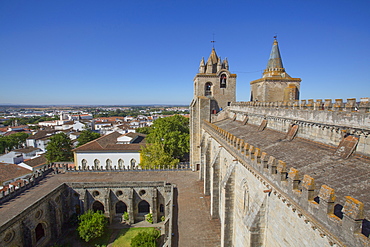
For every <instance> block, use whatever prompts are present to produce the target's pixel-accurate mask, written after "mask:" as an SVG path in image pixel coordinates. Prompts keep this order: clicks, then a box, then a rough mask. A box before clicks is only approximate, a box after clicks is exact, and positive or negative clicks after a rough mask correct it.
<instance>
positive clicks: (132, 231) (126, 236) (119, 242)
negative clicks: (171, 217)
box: [112, 227, 154, 247]
mask: <svg viewBox="0 0 370 247" xmlns="http://www.w3.org/2000/svg"><path fill="white" fill-rule="evenodd" d="M152 229H154V227H133V228H125V229H121V231H120V232H119V234H118V237H117V238H116V240H115V241H114V242H113V245H112V246H113V247H130V243H131V239H132V238H133V237H135V236H136V235H137V234H138V233H139V232H141V231H151V230H152Z"/></svg>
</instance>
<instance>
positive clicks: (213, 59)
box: [207, 48, 218, 65]
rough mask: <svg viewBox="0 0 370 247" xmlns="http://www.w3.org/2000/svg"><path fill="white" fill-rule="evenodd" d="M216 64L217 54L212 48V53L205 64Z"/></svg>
mask: <svg viewBox="0 0 370 247" xmlns="http://www.w3.org/2000/svg"><path fill="white" fill-rule="evenodd" d="M217 62H218V57H217V54H216V50H215V48H212V52H211V54H210V55H209V58H208V60H207V64H212V65H213V64H216V63H217Z"/></svg>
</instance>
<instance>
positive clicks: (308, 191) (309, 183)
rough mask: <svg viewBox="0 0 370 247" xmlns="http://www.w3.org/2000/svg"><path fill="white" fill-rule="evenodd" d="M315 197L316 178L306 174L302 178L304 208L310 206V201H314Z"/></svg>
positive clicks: (302, 203) (302, 202)
mask: <svg viewBox="0 0 370 247" xmlns="http://www.w3.org/2000/svg"><path fill="white" fill-rule="evenodd" d="M314 197H315V179H314V178H312V177H311V176H309V175H307V174H305V175H304V176H303V180H302V194H301V205H302V207H303V208H305V209H307V208H308V205H309V204H308V203H309V202H312V203H316V202H314Z"/></svg>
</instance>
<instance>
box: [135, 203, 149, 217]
mask: <svg viewBox="0 0 370 247" xmlns="http://www.w3.org/2000/svg"><path fill="white" fill-rule="evenodd" d="M137 207H138V213H139V214H148V213H150V204H149V203H148V202H147V201H145V200H142V201H141V202H139V204H138V205H137Z"/></svg>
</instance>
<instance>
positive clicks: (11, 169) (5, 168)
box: [0, 163, 32, 184]
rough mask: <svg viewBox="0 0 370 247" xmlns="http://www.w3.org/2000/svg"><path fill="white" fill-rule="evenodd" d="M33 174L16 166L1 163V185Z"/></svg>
mask: <svg viewBox="0 0 370 247" xmlns="http://www.w3.org/2000/svg"><path fill="white" fill-rule="evenodd" d="M31 173H32V171H30V170H28V169H26V168H23V167H21V166H18V165H16V164H7V163H0V184H2V183H3V182H5V181H8V180H11V179H14V178H18V177H22V176H25V175H27V174H31Z"/></svg>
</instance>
